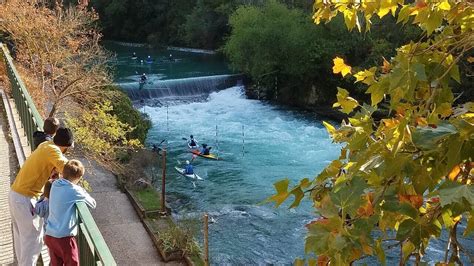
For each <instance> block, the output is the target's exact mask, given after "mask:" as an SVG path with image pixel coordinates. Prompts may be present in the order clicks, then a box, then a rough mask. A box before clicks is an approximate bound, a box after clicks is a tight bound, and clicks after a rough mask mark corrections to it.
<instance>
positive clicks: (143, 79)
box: [140, 73, 147, 83]
mask: <svg viewBox="0 0 474 266" xmlns="http://www.w3.org/2000/svg"><path fill="white" fill-rule="evenodd" d="M146 80H147V77H146V75H145V73H143V74H142V76H141V77H140V83H145V82H146Z"/></svg>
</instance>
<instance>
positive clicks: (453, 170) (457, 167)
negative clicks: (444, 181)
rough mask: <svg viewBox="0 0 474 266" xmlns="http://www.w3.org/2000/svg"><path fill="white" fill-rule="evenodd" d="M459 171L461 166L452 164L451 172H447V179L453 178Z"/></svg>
mask: <svg viewBox="0 0 474 266" xmlns="http://www.w3.org/2000/svg"><path fill="white" fill-rule="evenodd" d="M460 172H461V168H460V167H459V165H456V166H454V167H453V169H452V170H451V172H449V174H448V178H449V180H451V181H453V180H455V179H456V177H457V176H458V175H459V173H460Z"/></svg>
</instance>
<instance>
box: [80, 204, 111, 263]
mask: <svg viewBox="0 0 474 266" xmlns="http://www.w3.org/2000/svg"><path fill="white" fill-rule="evenodd" d="M76 207H77V213H78V216H79V221H78V222H79V232H80V233H79V234H78V236H79V239H78V240H79V246H81V242H83V244H84V243H85V241H87V245H82V246H89V247H91V246H92V247H94V250H91V251H92V252H90V253H89V252H81V253H80V254H79V255H80V256H81V264H83V263H82V262H83V261H91V262H95V263H94V264H97V262H100V263H101V264H102V265H107V266H108V265H117V263H116V262H115V260H114V257H113V256H112V253H110V250H109V247H108V246H107V243H105V240H104V238H103V237H102V234H101V233H100V230H99V228H98V227H97V225H96V224H95V222H94V218H93V217H92V215H91V213H90V211H89V208H87V205H86V204H85V203H84V202H78V203H76ZM83 225H85V226H83ZM84 231H85V232H84ZM89 242H92V243H89ZM91 244H92V245H91Z"/></svg>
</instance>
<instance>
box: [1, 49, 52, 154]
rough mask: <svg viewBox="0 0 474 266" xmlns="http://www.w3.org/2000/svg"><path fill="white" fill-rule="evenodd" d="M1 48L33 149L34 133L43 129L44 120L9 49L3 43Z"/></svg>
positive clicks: (14, 96)
mask: <svg viewBox="0 0 474 266" xmlns="http://www.w3.org/2000/svg"><path fill="white" fill-rule="evenodd" d="M0 48H1V52H0V57H2V58H3V60H4V61H5V67H6V70H7V75H8V79H9V80H10V84H11V91H12V96H13V99H14V100H15V105H16V108H17V111H18V114H19V116H20V120H21V123H22V125H23V127H24V129H25V134H26V137H27V139H28V143H29V144H30V146H31V147H33V145H32V144H33V132H35V131H37V130H42V129H43V119H42V118H41V115H40V114H39V112H38V110H36V106H35V104H34V103H33V100H32V99H31V97H30V95H29V93H28V91H27V90H26V86H25V84H24V83H23V81H22V80H21V78H20V75H19V73H18V71H17V70H16V68H15V65H14V64H13V59H12V57H11V56H10V52H9V51H8V48H7V47H6V45H4V44H2V43H0Z"/></svg>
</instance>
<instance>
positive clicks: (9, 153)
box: [0, 97, 18, 265]
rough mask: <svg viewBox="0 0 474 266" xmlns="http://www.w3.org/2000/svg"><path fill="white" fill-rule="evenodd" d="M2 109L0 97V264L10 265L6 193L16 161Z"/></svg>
mask: <svg viewBox="0 0 474 266" xmlns="http://www.w3.org/2000/svg"><path fill="white" fill-rule="evenodd" d="M4 110H5V109H4V107H3V102H2V100H1V97H0V265H11V264H13V262H14V253H13V236H12V228H11V217H10V211H9V208H8V193H9V191H10V183H11V180H12V179H13V178H14V177H15V175H16V169H18V162H17V159H16V156H15V154H14V148H13V144H12V143H11V141H9V139H8V134H9V130H8V122H7V119H6V117H5V111H4Z"/></svg>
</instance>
